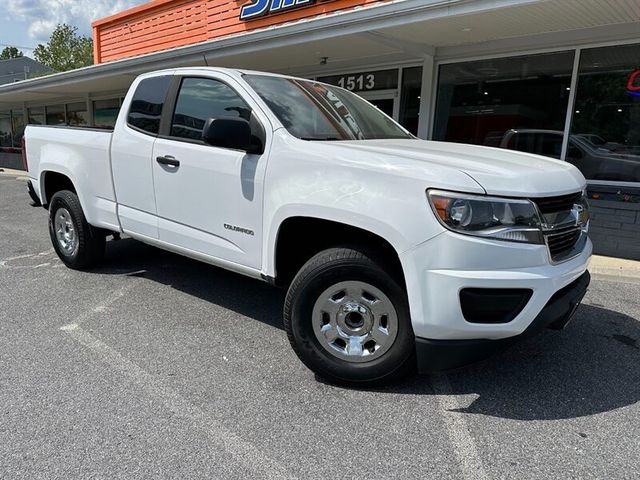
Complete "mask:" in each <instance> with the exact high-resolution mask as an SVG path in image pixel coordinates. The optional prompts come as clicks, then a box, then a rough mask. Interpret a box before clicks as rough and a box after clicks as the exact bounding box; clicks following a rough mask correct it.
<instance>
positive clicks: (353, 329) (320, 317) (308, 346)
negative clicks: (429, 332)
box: [284, 248, 415, 385]
mask: <svg viewBox="0 0 640 480" xmlns="http://www.w3.org/2000/svg"><path fill="white" fill-rule="evenodd" d="M284 321H285V328H286V330H287V334H288V336H289V340H290V342H291V344H292V346H293V348H294V350H295V351H296V353H297V354H298V356H299V357H300V359H301V360H302V361H303V362H304V364H305V365H307V367H309V368H310V369H311V370H313V371H314V372H315V373H317V374H318V375H319V376H321V377H323V378H325V379H327V380H329V381H332V382H336V383H349V384H359V385H364V384H381V383H386V382H389V381H390V380H395V379H398V378H401V377H402V376H404V375H405V374H406V373H407V372H408V371H410V370H411V367H412V366H413V364H414V356H413V352H414V350H415V343H414V342H415V340H414V336H413V330H412V328H411V320H410V316H409V307H408V303H407V299H406V294H405V292H404V290H403V289H402V288H401V287H400V285H399V283H398V282H397V281H396V279H395V278H394V277H393V276H391V275H389V274H388V273H387V272H386V271H385V270H384V269H383V268H382V267H381V266H380V265H379V264H378V263H377V262H376V261H374V260H373V259H372V258H371V256H370V255H368V254H366V253H364V252H362V251H359V250H357V249H353V248H332V249H328V250H325V251H323V252H320V253H318V254H317V255H315V256H314V257H313V258H311V260H309V261H308V262H307V263H306V264H305V265H304V266H303V267H302V269H301V270H300V272H299V273H298V274H297V275H296V277H295V279H294V280H293V283H292V284H291V287H290V288H289V291H288V293H287V299H286V303H285V311H284Z"/></svg>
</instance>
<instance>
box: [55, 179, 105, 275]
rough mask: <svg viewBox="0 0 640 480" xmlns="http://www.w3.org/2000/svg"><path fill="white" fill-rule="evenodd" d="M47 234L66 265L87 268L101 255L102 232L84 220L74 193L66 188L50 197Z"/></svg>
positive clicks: (74, 267) (99, 259)
mask: <svg viewBox="0 0 640 480" xmlns="http://www.w3.org/2000/svg"><path fill="white" fill-rule="evenodd" d="M49 235H50V236H51V242H52V243H53V248H54V249H55V251H56V253H57V254H58V257H60V260H62V262H63V263H64V264H65V265H66V266H67V267H69V268H73V269H76V270H82V269H86V268H90V267H92V266H94V265H96V264H97V263H99V262H100V261H101V260H102V258H103V256H104V250H105V241H106V239H105V235H104V233H103V232H102V231H101V230H100V229H97V228H95V227H92V226H91V225H89V224H88V223H87V220H86V218H85V216H84V212H83V211H82V207H81V206H80V201H79V200H78V197H77V195H76V194H75V193H73V192H71V191H69V190H62V191H60V192H57V193H56V194H55V195H54V196H53V198H52V199H51V204H50V205H49Z"/></svg>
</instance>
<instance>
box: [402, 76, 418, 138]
mask: <svg viewBox="0 0 640 480" xmlns="http://www.w3.org/2000/svg"><path fill="white" fill-rule="evenodd" d="M421 87H422V67H410V68H404V69H403V70H402V89H401V95H400V118H399V120H400V124H401V125H402V126H403V127H404V128H406V129H407V130H409V131H410V132H411V133H413V134H414V135H417V134H418V120H419V118H420V117H419V112H420V90H421Z"/></svg>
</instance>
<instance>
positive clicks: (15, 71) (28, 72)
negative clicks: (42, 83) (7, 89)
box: [0, 56, 52, 85]
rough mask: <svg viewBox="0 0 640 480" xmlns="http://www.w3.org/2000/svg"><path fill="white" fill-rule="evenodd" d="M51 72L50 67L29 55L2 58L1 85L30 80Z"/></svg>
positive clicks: (0, 62) (0, 63)
mask: <svg viewBox="0 0 640 480" xmlns="http://www.w3.org/2000/svg"><path fill="white" fill-rule="evenodd" d="M51 72H52V70H51V69H50V68H49V67H47V66H46V65H43V64H41V63H39V62H36V61H35V60H34V59H32V58H29V57H24V56H22V57H17V58H10V59H8V60H0V85H4V84H7V83H15V82H20V81H22V80H28V79H29V78H35V77H39V76H42V75H44V74H48V73H51Z"/></svg>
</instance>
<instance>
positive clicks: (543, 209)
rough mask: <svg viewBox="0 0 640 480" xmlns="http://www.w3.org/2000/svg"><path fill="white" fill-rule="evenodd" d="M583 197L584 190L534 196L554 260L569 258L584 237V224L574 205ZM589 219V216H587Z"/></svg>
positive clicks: (533, 199)
mask: <svg viewBox="0 0 640 480" xmlns="http://www.w3.org/2000/svg"><path fill="white" fill-rule="evenodd" d="M581 199H582V192H576V193H570V194H568V195H560V196H557V197H546V198H532V199H531V201H533V202H534V203H535V204H536V206H537V207H538V210H539V211H540V213H541V215H542V219H543V222H544V227H543V228H544V229H545V230H544V232H543V233H544V238H545V242H546V243H547V247H548V248H549V254H550V256H551V260H552V261H553V262H561V261H563V260H568V259H569V258H571V257H572V255H573V253H574V252H575V251H576V245H578V242H580V240H581V239H582V238H583V226H584V225H582V224H581V223H582V222H581V218H580V215H579V214H576V212H575V210H574V207H575V206H576V204H579V203H580V201H581ZM587 219H588V216H587Z"/></svg>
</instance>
